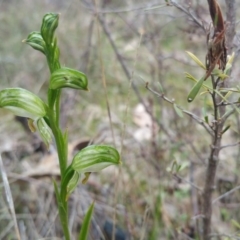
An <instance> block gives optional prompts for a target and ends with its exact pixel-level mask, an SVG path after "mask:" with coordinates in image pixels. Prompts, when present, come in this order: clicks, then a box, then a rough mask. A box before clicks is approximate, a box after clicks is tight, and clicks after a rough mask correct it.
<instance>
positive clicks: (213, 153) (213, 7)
mask: <svg viewBox="0 0 240 240" xmlns="http://www.w3.org/2000/svg"><path fill="white" fill-rule="evenodd" d="M226 1H227V0H226ZM208 3H209V10H210V14H211V18H212V20H213V26H214V36H215V37H218V35H217V34H218V33H223V31H225V27H224V23H223V18H222V14H221V10H220V7H219V5H218V3H217V1H216V0H208ZM233 8H234V7H233ZM229 9H232V8H229ZM234 19H235V18H234V17H232V18H231V20H234ZM218 20H219V22H218ZM214 36H213V40H214ZM223 37H225V36H223ZM232 39H233V38H232ZM224 44H225V40H224V39H223V44H219V42H218V43H217V46H218V48H217V49H214V48H212V49H210V50H209V52H208V54H209V56H210V57H211V54H214V51H215V50H217V51H221V50H222V51H226V49H225V45H224ZM221 48H222V49H221ZM210 51H212V52H210ZM215 52H216V51H215ZM223 54H226V53H223ZM222 56H223V59H222V61H223V63H224V58H225V57H226V56H224V55H222ZM215 59H216V58H215ZM210 60H211V59H210ZM213 60H214V59H213ZM210 64H211V63H210ZM224 68H225V66H224V65H223V66H222V69H224ZM212 83H213V88H214V89H215V90H216V89H217V88H221V87H225V85H226V81H220V82H219V79H214V77H213V76H212ZM212 101H213V107H214V122H215V125H214V128H213V130H214V136H213V137H212V144H211V150H210V155H209V159H208V165H207V170H206V177H205V184H204V190H203V206H202V214H203V216H204V217H203V234H202V239H203V240H208V239H210V238H211V235H212V233H211V217H212V193H213V190H214V188H215V185H214V181H215V176H216V172H217V166H218V161H219V152H220V150H221V140H222V130H223V128H224V122H225V120H226V117H224V118H222V119H221V117H222V116H224V115H226V114H225V112H226V110H225V108H226V107H225V106H219V105H218V104H217V103H218V102H219V101H221V99H220V97H219V96H218V95H217V94H216V93H215V91H214V92H213V93H212ZM229 116H230V115H229Z"/></svg>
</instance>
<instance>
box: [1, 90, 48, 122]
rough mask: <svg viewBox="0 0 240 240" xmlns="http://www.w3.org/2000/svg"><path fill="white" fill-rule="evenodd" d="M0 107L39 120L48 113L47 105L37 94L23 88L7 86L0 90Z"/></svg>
mask: <svg viewBox="0 0 240 240" xmlns="http://www.w3.org/2000/svg"><path fill="white" fill-rule="evenodd" d="M0 107H1V108H6V109H9V110H11V111H12V112H13V113H14V114H15V115H17V116H21V117H26V118H31V119H33V120H37V119H39V118H41V117H44V116H45V115H46V114H47V105H46V104H45V103H44V102H43V101H42V100H41V99H40V98H39V97H38V96H36V95H35V94H33V93H32V92H29V91H27V90H25V89H23V88H6V89H4V90H2V91H0Z"/></svg>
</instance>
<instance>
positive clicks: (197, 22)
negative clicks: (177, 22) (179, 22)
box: [170, 0, 206, 32]
mask: <svg viewBox="0 0 240 240" xmlns="http://www.w3.org/2000/svg"><path fill="white" fill-rule="evenodd" d="M170 4H172V5H173V6H174V7H176V8H177V9H179V10H180V11H182V12H184V13H185V14H186V15H187V16H189V17H190V18H191V19H192V20H193V22H195V23H196V24H197V25H198V26H199V27H200V28H201V29H203V31H204V32H205V31H206V29H205V27H204V25H203V23H202V22H201V21H200V20H199V19H198V18H197V17H196V16H195V15H193V14H192V13H191V12H190V11H189V10H187V9H186V8H184V7H183V6H181V5H180V4H178V3H177V2H176V1H175V0H171V1H170Z"/></svg>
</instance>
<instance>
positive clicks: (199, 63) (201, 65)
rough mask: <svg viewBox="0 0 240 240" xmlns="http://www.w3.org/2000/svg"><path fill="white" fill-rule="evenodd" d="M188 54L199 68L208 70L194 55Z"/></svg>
mask: <svg viewBox="0 0 240 240" xmlns="http://www.w3.org/2000/svg"><path fill="white" fill-rule="evenodd" d="M186 53H187V54H188V55H189V56H190V57H191V58H192V60H193V61H194V62H195V63H197V65H198V66H200V67H201V68H203V69H204V70H206V66H205V65H204V64H203V63H202V62H201V61H200V60H199V58H197V57H196V56H195V55H194V54H193V53H191V52H188V51H186Z"/></svg>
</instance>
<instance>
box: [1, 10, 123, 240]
mask: <svg viewBox="0 0 240 240" xmlns="http://www.w3.org/2000/svg"><path fill="white" fill-rule="evenodd" d="M58 21H59V14H54V13H48V14H46V15H45V16H44V18H43V22H42V27H41V33H40V32H36V31H35V32H32V33H31V34H29V36H28V38H27V39H26V40H24V42H26V43H27V44H29V45H30V46H31V47H32V48H34V49H35V50H38V51H40V52H42V53H43V54H44V55H45V56H46V58H47V62H48V66H49V69H50V72H51V77H50V83H49V89H48V103H45V102H43V101H42V100H41V99H40V98H39V97H38V96H36V95H35V94H33V93H31V92H29V91H27V90H25V89H21V88H8V89H4V90H2V91H0V107H1V108H7V109H10V110H11V111H13V112H14V113H15V114H16V115H18V116H23V117H27V118H29V119H30V120H29V122H28V123H29V127H30V129H31V130H32V131H35V130H38V131H39V133H40V136H41V138H42V140H43V141H44V143H45V144H46V145H47V147H49V145H50V144H51V142H52V138H54V139H55V142H56V145H57V151H58V157H59V165H60V170H61V177H62V182H61V184H60V191H59V187H58V186H57V183H56V182H55V181H54V189H55V195H56V198H57V202H58V210H59V216H60V220H61V224H62V229H63V232H64V236H65V239H66V240H70V238H71V237H70V235H71V234H70V231H69V228H68V204H67V200H68V197H69V195H70V193H71V192H72V191H73V190H74V189H75V188H76V186H77V184H78V181H79V178H80V174H81V173H85V174H86V178H85V179H84V182H86V181H87V179H88V177H89V175H90V172H93V171H94V172H96V171H100V170H102V169H103V168H105V167H108V166H110V165H118V164H120V156H119V153H118V151H117V150H116V149H114V148H113V147H110V146H89V147H87V148H85V149H83V150H81V151H80V152H79V153H78V154H76V156H75V157H74V158H73V161H72V164H71V165H70V166H69V167H68V168H67V156H68V154H67V146H68V134H67V131H66V132H63V131H62V130H61V128H60V126H59V121H60V98H61V89H62V88H74V89H80V90H88V80H87V77H86V75H85V74H83V73H82V72H79V71H77V70H74V69H70V68H67V67H63V68H62V67H61V65H60V61H59V52H60V51H59V47H58V45H57V39H56V37H55V36H54V34H55V30H56V28H57V26H58ZM93 207H94V204H92V205H91V206H90V208H89V210H88V212H87V214H86V217H85V219H84V221H83V226H82V231H81V234H80V238H81V239H86V238H87V234H88V228H89V223H90V220H91V216H92V212H93Z"/></svg>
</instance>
